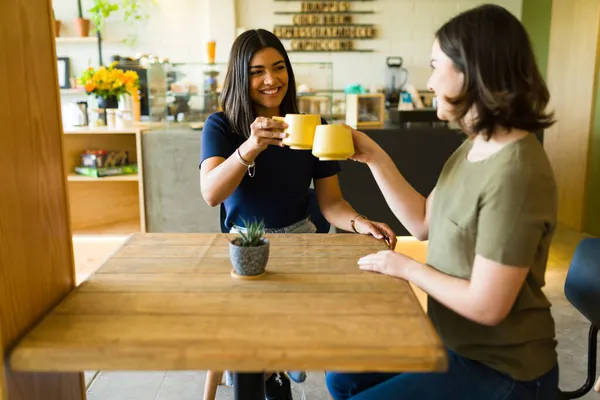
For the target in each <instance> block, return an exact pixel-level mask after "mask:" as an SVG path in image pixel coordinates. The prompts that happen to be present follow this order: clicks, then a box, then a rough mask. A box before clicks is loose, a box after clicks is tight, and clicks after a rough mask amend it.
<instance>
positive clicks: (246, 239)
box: [236, 218, 265, 247]
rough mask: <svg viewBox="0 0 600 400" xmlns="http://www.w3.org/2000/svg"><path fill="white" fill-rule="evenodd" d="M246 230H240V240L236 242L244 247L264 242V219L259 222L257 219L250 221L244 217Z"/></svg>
mask: <svg viewBox="0 0 600 400" xmlns="http://www.w3.org/2000/svg"><path fill="white" fill-rule="evenodd" d="M242 221H243V222H244V226H245V227H246V232H240V233H239V235H240V237H239V240H238V242H237V243H236V244H237V245H239V246H242V247H255V246H261V245H262V244H263V243H264V242H263V236H264V234H265V223H264V221H262V220H261V221H260V222H257V221H256V219H255V220H254V221H253V222H248V221H246V220H245V219H243V218H242Z"/></svg>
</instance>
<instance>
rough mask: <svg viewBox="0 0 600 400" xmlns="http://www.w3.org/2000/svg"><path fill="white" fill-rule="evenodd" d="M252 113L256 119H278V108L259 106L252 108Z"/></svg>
mask: <svg viewBox="0 0 600 400" xmlns="http://www.w3.org/2000/svg"><path fill="white" fill-rule="evenodd" d="M254 113H255V114H256V116H257V117H265V118H273V117H279V116H280V114H279V107H277V108H266V107H263V106H260V105H255V106H254Z"/></svg>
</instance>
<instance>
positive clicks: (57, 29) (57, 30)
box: [52, 10, 60, 37]
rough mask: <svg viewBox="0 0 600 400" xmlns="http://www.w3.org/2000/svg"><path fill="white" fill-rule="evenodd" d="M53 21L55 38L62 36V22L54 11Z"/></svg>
mask: <svg viewBox="0 0 600 400" xmlns="http://www.w3.org/2000/svg"><path fill="white" fill-rule="evenodd" d="M52 19H54V36H55V37H59V36H60V20H59V19H56V14H54V10H52Z"/></svg>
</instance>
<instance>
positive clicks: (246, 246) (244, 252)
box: [229, 219, 269, 278]
mask: <svg viewBox="0 0 600 400" xmlns="http://www.w3.org/2000/svg"><path fill="white" fill-rule="evenodd" d="M242 221H243V222H244V226H245V227H246V230H245V232H240V233H239V236H238V237H236V238H235V239H233V240H232V241H231V242H229V258H230V259H231V265H232V266H233V274H234V276H236V275H237V276H239V277H241V278H244V277H246V278H248V277H257V276H260V275H262V274H264V273H265V269H266V266H267V262H268V261H269V241H268V240H267V239H265V238H264V237H263V236H264V234H265V223H264V222H263V221H261V222H257V221H256V220H254V222H246V221H245V220H243V219H242Z"/></svg>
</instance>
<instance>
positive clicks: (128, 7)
mask: <svg viewBox="0 0 600 400" xmlns="http://www.w3.org/2000/svg"><path fill="white" fill-rule="evenodd" d="M157 3H158V0H121V1H120V2H118V1H114V0H94V6H93V7H92V8H90V10H89V11H90V12H91V13H92V18H91V20H92V22H93V23H94V26H95V28H96V30H98V31H99V32H102V30H103V29H104V22H105V21H106V19H107V18H108V17H110V16H111V15H112V14H113V13H114V12H117V11H119V10H121V11H123V21H124V22H126V23H128V24H131V25H133V24H134V23H136V22H139V21H143V20H147V19H148V18H150V14H149V12H148V6H153V5H156V4H157ZM124 42H125V44H128V45H130V46H133V45H134V44H135V43H136V42H137V33H132V34H130V35H129V36H128V37H127V38H126V39H124Z"/></svg>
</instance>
